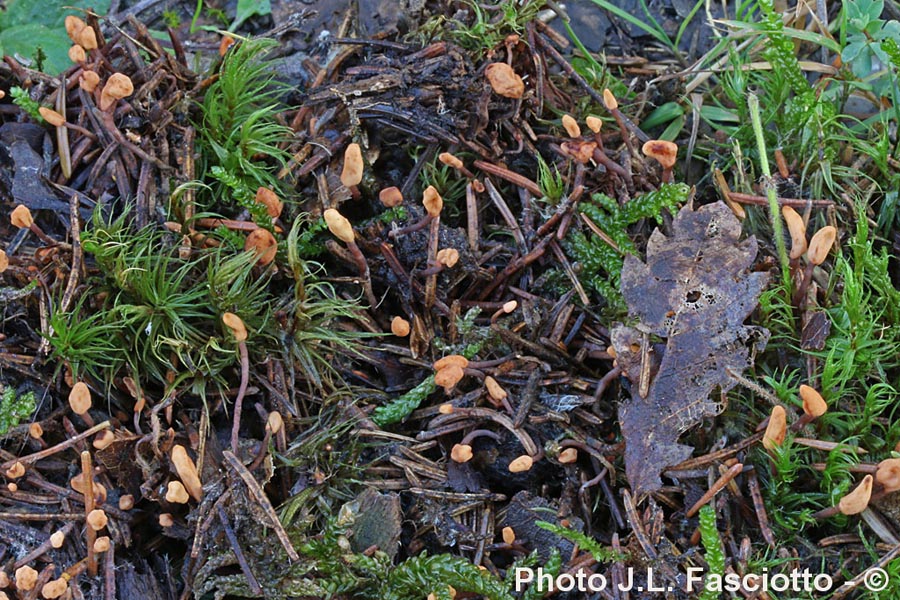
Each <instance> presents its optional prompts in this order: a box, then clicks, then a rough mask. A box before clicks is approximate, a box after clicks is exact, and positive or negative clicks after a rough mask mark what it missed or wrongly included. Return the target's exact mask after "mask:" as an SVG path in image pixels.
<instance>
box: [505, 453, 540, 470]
mask: <svg viewBox="0 0 900 600" xmlns="http://www.w3.org/2000/svg"><path fill="white" fill-rule="evenodd" d="M533 464H534V459H533V458H531V457H530V456H528V455H527V454H523V455H522V456H520V457H518V458H516V459H513V461H512V462H511V463H509V472H510V473H524V472H525V471H529V470H530V469H531V465H533Z"/></svg>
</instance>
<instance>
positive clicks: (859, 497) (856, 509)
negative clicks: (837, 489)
mask: <svg viewBox="0 0 900 600" xmlns="http://www.w3.org/2000/svg"><path fill="white" fill-rule="evenodd" d="M871 498H872V476H871V475H866V476H865V477H863V480H862V482H860V484H859V485H858V486H856V487H855V488H854V489H853V490H852V491H851V492H850V493H848V494H847V495H846V496H844V497H843V498H841V500H840V502H838V510H840V511H841V514H844V515H858V514H859V513H861V512H862V511H864V510H866V508H867V507H868V506H869V500H870V499H871Z"/></svg>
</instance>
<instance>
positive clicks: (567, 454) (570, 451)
mask: <svg viewBox="0 0 900 600" xmlns="http://www.w3.org/2000/svg"><path fill="white" fill-rule="evenodd" d="M557 460H558V461H559V462H561V463H562V464H564V465H568V464H571V463H573V462H575V461H576V460H578V450H576V449H575V448H563V449H562V451H560V453H559V456H558V457H557Z"/></svg>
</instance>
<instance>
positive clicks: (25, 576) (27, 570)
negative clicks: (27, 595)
mask: <svg viewBox="0 0 900 600" xmlns="http://www.w3.org/2000/svg"><path fill="white" fill-rule="evenodd" d="M37 579H38V572H37V571H35V570H34V569H32V568H31V567H29V566H28V565H25V566H22V567H19V568H18V569H16V589H18V590H25V591H26V592H27V591H29V590H33V589H34V584H36V583H37Z"/></svg>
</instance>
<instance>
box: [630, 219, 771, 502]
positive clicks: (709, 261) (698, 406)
mask: <svg viewBox="0 0 900 600" xmlns="http://www.w3.org/2000/svg"><path fill="white" fill-rule="evenodd" d="M740 234H741V225H740V222H739V221H738V220H737V219H736V218H735V217H734V215H733V214H732V212H731V210H729V208H728V207H727V206H726V205H725V204H723V203H721V202H718V203H716V204H710V205H707V206H703V207H701V208H699V209H697V210H696V211H695V210H692V209H691V208H690V207H685V208H683V209H681V211H680V212H679V213H678V216H677V217H676V218H675V220H674V222H673V223H672V235H670V236H668V237H667V236H665V235H663V234H662V233H661V232H660V231H659V230H658V229H657V230H655V231H654V232H653V234H652V235H651V236H650V240H649V242H648V244H647V262H646V263H643V262H641V261H640V259H638V258H636V257H634V256H628V257H627V258H626V259H625V265H624V268H623V269H622V294H623V296H624V298H625V301H626V302H627V304H628V309H629V314H630V316H631V317H632V318H634V319H635V320H636V321H637V323H636V324H635V325H634V327H617V328H616V329H614V331H613V335H612V338H613V340H612V341H613V346H614V347H615V350H616V354H617V357H618V360H619V365H620V366H621V367H622V369H623V371H624V372H625V374H626V375H627V377H628V378H629V379H630V380H631V381H632V382H633V383H634V385H633V386H632V397H631V399H630V400H629V401H627V402H625V403H624V404H623V405H622V406H621V407H620V409H619V421H620V423H621V426H622V435H623V436H624V438H625V444H626V447H625V472H626V475H627V476H628V480H629V483H630V484H631V487H632V491H633V492H634V494H635V495H640V494H643V493H645V492H650V491H653V490H656V489H659V487H660V486H661V485H662V482H661V481H660V477H659V475H660V472H662V470H663V469H665V468H666V467H670V466H673V465H676V464H678V463H679V462H682V461H684V460H686V459H687V458H689V457H690V455H691V452H692V450H693V449H692V448H691V447H690V446H686V445H683V444H679V443H678V438H679V437H680V436H681V434H682V433H684V432H685V431H686V430H687V429H689V428H690V427H692V426H694V425H696V424H697V423H699V422H700V421H701V420H702V419H704V418H707V417H712V416H715V415H717V414H719V413H720V412H721V410H722V408H723V407H722V406H721V405H720V403H719V402H718V401H716V400H714V399H711V398H710V396H711V394H713V392H717V393H716V397H717V398H718V397H719V394H718V391H721V392H723V393H724V392H727V391H728V390H729V389H731V388H732V387H733V386H734V384H735V381H734V379H733V378H732V377H731V376H729V375H728V372H727V370H728V369H731V370H732V371H734V372H738V373H740V372H742V371H744V370H745V369H747V368H748V367H749V366H750V365H751V364H752V361H753V354H754V351H755V350H760V349H762V348H763V347H765V343H766V341H767V340H768V337H769V332H768V331H767V330H765V329H763V328H759V327H750V326H745V325H744V320H745V319H746V318H747V317H748V316H749V314H750V313H751V312H752V311H753V310H754V308H755V307H756V305H757V301H758V298H759V294H760V293H761V292H762V291H763V289H765V287H766V283H767V281H768V275H767V274H766V273H751V272H749V268H750V266H751V265H752V264H753V261H754V259H755V258H756V254H757V244H756V238H754V237H750V238H748V239H746V240H743V241H740ZM642 338H644V339H642ZM656 338H663V339H664V341H665V346H664V349H663V347H662V346H660V345H659V344H655V343H652V342H654V341H655V340H656ZM645 347H646V350H643V348H645ZM660 354H661V357H660V356H659V355H660ZM654 355H655V356H654ZM645 362H646V365H645V367H644V369H643V371H644V373H643V375H642V374H641V370H642V369H641V365H642V363H645ZM642 380H644V381H645V383H644V386H643V387H644V389H645V390H646V391H647V394H646V397H641V395H640V390H641V387H642V386H641V381H642Z"/></svg>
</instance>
